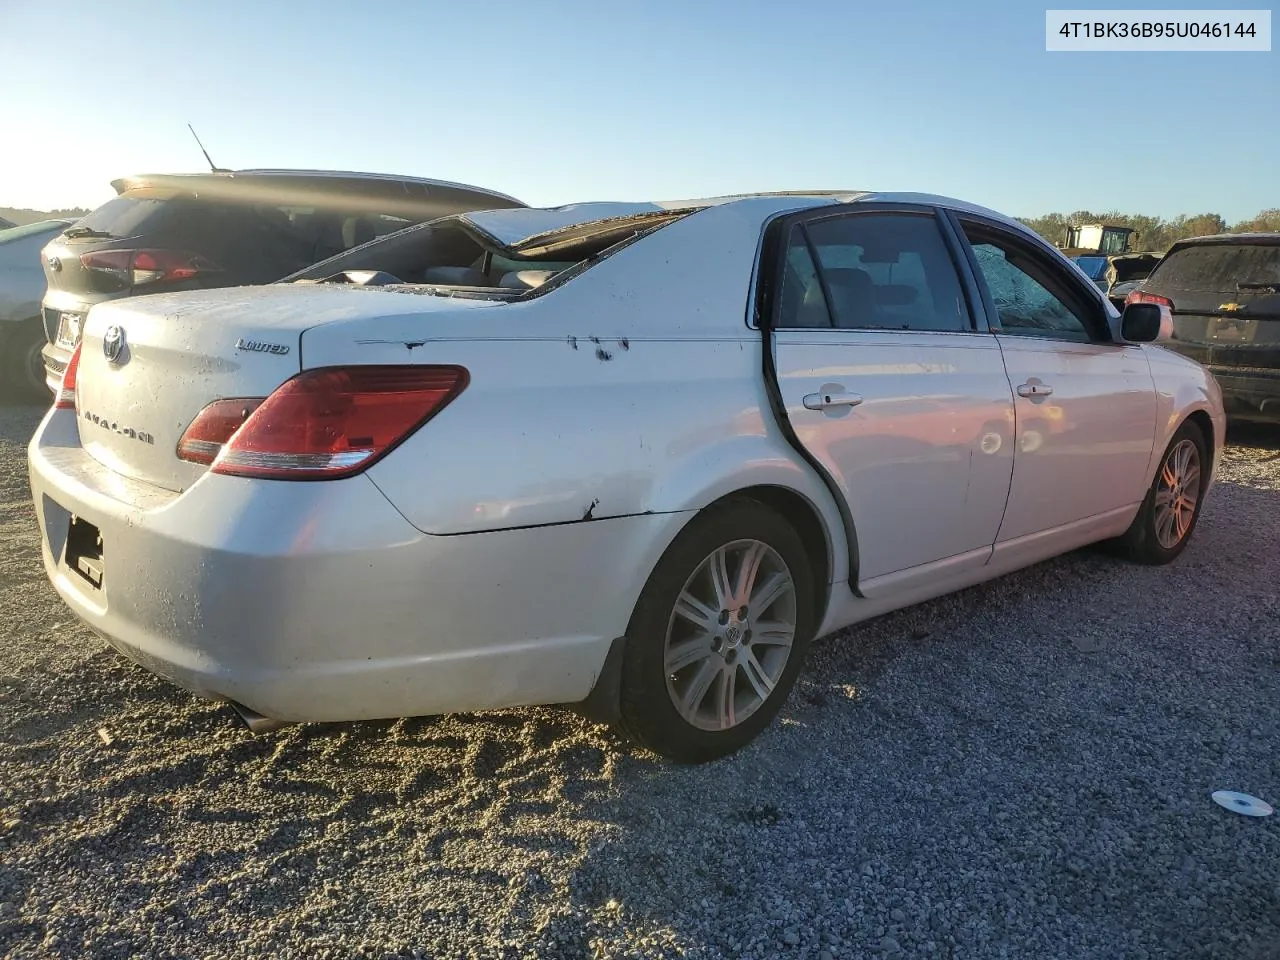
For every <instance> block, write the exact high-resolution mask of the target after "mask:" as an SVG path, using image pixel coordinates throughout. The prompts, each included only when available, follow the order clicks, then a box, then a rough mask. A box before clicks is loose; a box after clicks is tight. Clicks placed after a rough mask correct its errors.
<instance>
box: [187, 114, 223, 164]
mask: <svg viewBox="0 0 1280 960" xmlns="http://www.w3.org/2000/svg"><path fill="white" fill-rule="evenodd" d="M187 129H188V130H190V131H191V135H192V136H193V137H195V138H196V145H197V146H198V147H199V148H200V152H201V153H203V154H204V158H205V159H206V160H208V161H209V169H210V170H212V171H213V172H214V173H230V172H231V171H230V170H223V169H222V168H221V167H219V166H217V165H216V164H214V162H213V160H212V159H211V158H210V157H209V151H208V150H206V149H205V148H204V144H203V143H201V142H200V135H199V134H198V133H196V128H195V127H193V126H192V125H191V124H189V123H188V124H187Z"/></svg>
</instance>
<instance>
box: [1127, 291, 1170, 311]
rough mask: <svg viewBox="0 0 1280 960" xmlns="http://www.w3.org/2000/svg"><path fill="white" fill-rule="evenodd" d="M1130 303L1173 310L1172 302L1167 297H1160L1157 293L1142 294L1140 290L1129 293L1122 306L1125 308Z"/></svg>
mask: <svg viewBox="0 0 1280 960" xmlns="http://www.w3.org/2000/svg"><path fill="white" fill-rule="evenodd" d="M1131 303H1154V304H1157V305H1159V306H1162V307H1168V308H1169V309H1170V310H1172V309H1173V301H1172V300H1170V299H1169V298H1168V297H1162V296H1160V295H1159V294H1158V293H1144V292H1143V291H1142V290H1130V291H1129V295H1128V296H1127V297H1125V298H1124V305H1125V306H1126V307H1127V306H1128V305H1129V304H1131Z"/></svg>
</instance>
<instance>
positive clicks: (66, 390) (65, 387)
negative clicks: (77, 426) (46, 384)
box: [53, 343, 81, 410]
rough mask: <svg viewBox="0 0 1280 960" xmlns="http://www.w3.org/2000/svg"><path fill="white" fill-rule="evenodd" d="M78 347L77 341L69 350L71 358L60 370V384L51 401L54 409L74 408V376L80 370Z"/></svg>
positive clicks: (76, 375) (75, 376) (77, 374)
mask: <svg viewBox="0 0 1280 960" xmlns="http://www.w3.org/2000/svg"><path fill="white" fill-rule="evenodd" d="M80 347H81V344H79V343H77V344H76V348H75V349H74V350H72V351H71V359H70V360H68V361H67V367H66V369H65V370H63V371H62V385H61V386H60V387H58V396H57V397H56V398H55V399H54V401H53V408H54V409H55V410H74V409H75V408H76V378H77V377H78V376H79V372H80Z"/></svg>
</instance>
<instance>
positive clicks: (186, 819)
mask: <svg viewBox="0 0 1280 960" xmlns="http://www.w3.org/2000/svg"><path fill="white" fill-rule="evenodd" d="M37 418H38V411H34V410H32V409H29V408H26V409H24V408H8V409H0V537H2V538H3V546H2V547H0V571H2V577H0V625H2V627H0V629H3V632H4V636H5V640H6V642H5V643H4V644H3V648H2V649H0V955H3V956H6V957H12V958H26V957H76V958H80V957H95V958H97V957H103V958H105V957H119V958H135V957H138V958H141V957H165V958H169V957H192V958H203V957H219V958H222V957H228V958H229V957H266V956H273V957H286V956H287V957H301V956H306V957H334V958H338V957H341V958H346V957H623V956H636V957H655V956H687V957H790V956H795V957H810V958H823V960H825V958H828V957H861V956H872V957H874V956H882V955H902V956H936V957H1006V956H1007V957H1071V958H1085V957H1107V958H1111V957H1179V958H1182V957H1232V958H1246V960H1248V958H1270V957H1280V910H1278V909H1277V908H1278V907H1280V859H1278V858H1277V856H1276V855H1277V853H1280V816H1277V817H1271V818H1267V819H1251V818H1246V817H1242V816H1238V815H1236V814H1233V813H1229V812H1227V811H1224V810H1222V809H1221V808H1219V807H1217V806H1215V805H1214V804H1213V803H1212V802H1211V801H1210V799H1209V793H1210V792H1211V791H1212V790H1215V789H1219V788H1225V789H1236V790H1243V791H1246V792H1249V793H1254V794H1256V795H1259V796H1261V797H1263V798H1264V799H1269V800H1271V801H1272V802H1273V803H1277V801H1280V759H1278V758H1277V750H1276V744H1277V738H1278V737H1280V712H1277V709H1276V706H1277V703H1278V702H1280V671H1278V670H1277V668H1278V667H1280V550H1277V547H1276V541H1277V538H1278V537H1280V452H1277V451H1278V450H1280V431H1277V432H1272V433H1267V432H1265V431H1257V432H1254V433H1251V434H1247V435H1243V436H1239V437H1236V438H1235V442H1234V444H1233V446H1232V448H1231V449H1230V450H1229V451H1228V455H1227V460H1226V463H1225V466H1224V470H1223V474H1222V482H1221V484H1220V486H1219V487H1218V489H1217V490H1216V492H1215V494H1214V495H1213V497H1212V499H1211V500H1210V502H1209V504H1208V505H1207V508H1206V512H1205V515H1204V517H1203V520H1202V523H1201V526H1200V529H1199V531H1198V532H1197V534H1196V539H1195V541H1194V542H1193V543H1192V545H1191V546H1190V548H1189V549H1188V550H1187V552H1186V553H1185V554H1184V555H1183V557H1182V558H1181V559H1180V560H1179V561H1178V562H1177V563H1176V564H1175V565H1173V566H1172V567H1171V568H1165V569H1147V568H1138V567H1133V566H1129V565H1126V564H1123V563H1121V562H1118V561H1116V560H1113V559H1111V558H1110V557H1108V556H1106V555H1104V554H1100V553H1099V552H1097V551H1084V552H1081V553H1077V554H1073V555H1071V556H1068V557H1065V558H1062V559H1059V560H1056V561H1053V562H1050V563H1045V564H1042V565H1040V566H1038V567H1036V568H1034V569H1031V570H1028V571H1025V572H1023V573H1020V574H1017V575H1014V576H1010V577H1007V578H1004V579H1002V580H1000V581H998V582H996V583H993V584H988V585H985V586H982V587H978V588H974V589H972V590H968V591H966V592H964V593H962V594H959V595H956V596H954V597H950V598H946V599H943V600H939V601H936V602H933V603H930V604H927V605H924V606H921V607H918V608H915V609H913V610H911V611H907V612H904V613H901V614H896V615H893V616H889V617H885V618H882V619H881V620H879V621H877V622H875V623H872V624H867V625H863V626H861V627H858V628H856V629H854V630H851V631H847V632H846V633H845V634H844V635H841V636H839V637H835V638H831V639H828V640H826V641H822V642H820V643H819V644H817V645H816V646H815V649H814V651H813V654H812V656H811V660H810V663H809V665H808V667H807V669H806V671H805V672H804V674H803V676H802V679H801V682H800V685H799V687H798V688H797V690H796V692H795V694H794V695H793V697H792V702H791V704H790V706H789V707H788V708H787V709H786V711H785V712H784V716H783V719H782V721H781V723H779V724H777V725H775V727H774V728H773V729H772V730H771V731H770V732H769V733H767V734H766V735H765V736H764V737H763V738H762V739H761V740H760V741H759V742H757V743H756V744H754V745H752V746H751V747H750V748H748V749H747V750H746V751H744V752H743V753H741V754H739V755H738V756H736V757H733V758H730V759H728V760H726V761H721V762H719V763H716V764H713V765H710V766H706V767H701V768H677V767H672V766H667V765H664V764H661V763H659V762H656V761H654V760H652V759H651V758H649V757H647V756H644V755H639V754H636V753H634V752H631V751H629V750H628V749H627V748H626V747H625V745H624V744H621V743H619V742H617V741H615V740H614V739H613V738H612V737H611V736H610V735H609V733H608V732H607V731H606V730H604V729H603V728H601V727H598V726H595V725H592V724H589V723H587V722H585V721H582V720H579V719H577V718H576V717H574V716H573V715H568V714H564V713H560V712H557V711H552V710H523V711H504V712H499V713H489V714H481V715H472V716H450V717H443V718H433V719H414V720H404V721H398V722H386V723H362V724H348V725H322V726H321V725H318V726H310V727H304V728H292V729H289V730H286V731H283V732H280V733H276V734H271V735H267V736H259V737H255V736H253V735H251V734H250V733H249V732H248V731H247V730H245V729H244V728H243V727H242V726H240V725H239V723H238V722H237V721H236V720H235V719H234V718H233V715H232V712H231V710H230V709H229V708H227V707H225V706H221V705H217V704H212V703H206V702H202V701H198V700H195V699H193V698H191V697H189V696H187V695H186V694H185V693H183V692H182V691H180V690H177V689H175V688H173V687H170V686H168V685H167V684H165V683H163V682H162V681H160V680H157V679H154V678H153V677H151V676H150V675H149V674H147V673H145V672H144V671H143V670H141V669H140V668H137V667H134V666H132V665H130V664H129V663H127V662H126V661H124V660H123V659H121V658H120V657H118V656H117V655H115V654H114V653H111V652H109V651H107V650H106V649H105V648H104V646H103V645H102V644H101V643H100V642H99V641H97V640H96V639H94V638H93V637H92V636H91V635H90V634H89V633H88V632H87V631H86V630H84V629H83V628H81V627H80V626H78V625H77V624H76V623H75V622H74V621H73V619H72V618H71V617H70V615H69V614H68V613H67V612H66V611H65V610H64V609H63V607H62V605H61V604H60V602H59V601H58V600H57V599H56V597H55V595H54V593H53V591H52V590H51V589H50V588H49V587H48V586H47V584H46V582H45V578H44V573H43V571H42V570H41V567H40V564H39V560H38V553H37V538H36V533H35V523H34V518H33V515H32V510H31V507H30V505H29V503H28V499H27V498H28V491H27V483H26V465H25V459H24V452H23V447H24V444H25V442H26V439H27V437H28V436H29V435H30V433H31V430H32V429H33V427H34V425H35V423H36V420H37ZM99 728H103V729H105V730H106V731H107V732H108V733H109V735H110V736H111V737H113V738H114V739H113V740H112V742H111V743H109V744H108V743H106V742H104V739H103V738H102V737H100V735H99V733H98V730H99ZM1277 805H1280V803H1277Z"/></svg>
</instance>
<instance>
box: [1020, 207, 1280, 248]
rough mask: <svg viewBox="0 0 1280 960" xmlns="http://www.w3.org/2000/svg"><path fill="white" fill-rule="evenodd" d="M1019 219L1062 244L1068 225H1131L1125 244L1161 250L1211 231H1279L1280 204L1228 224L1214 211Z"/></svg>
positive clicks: (1087, 213)
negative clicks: (1169, 215) (1169, 216)
mask: <svg viewBox="0 0 1280 960" xmlns="http://www.w3.org/2000/svg"><path fill="white" fill-rule="evenodd" d="M1018 219H1019V220H1021V221H1022V222H1023V223H1025V224H1026V225H1027V226H1028V227H1030V228H1031V229H1032V230H1034V231H1035V232H1036V233H1038V234H1040V236H1042V237H1044V238H1045V239H1046V240H1048V241H1049V242H1050V243H1054V244H1059V245H1061V244H1063V243H1064V242H1065V241H1066V238H1067V227H1068V226H1079V225H1080V224H1084V223H1106V224H1111V225H1114V226H1117V227H1131V228H1133V230H1134V231H1135V235H1134V236H1132V237H1131V238H1130V239H1129V248H1130V249H1131V250H1133V251H1135V252H1138V251H1143V250H1152V251H1156V252H1159V253H1163V252H1164V251H1165V250H1168V249H1169V247H1171V246H1172V245H1173V244H1174V243H1175V242H1177V241H1178V240H1182V239H1184V238H1185V237H1203V236H1207V235H1209V234H1214V233H1249V232H1255V231H1260V232H1268V233H1269V232H1280V207H1273V208H1271V209H1270V210H1263V211H1261V212H1260V213H1259V214H1258V215H1257V216H1255V217H1253V218H1251V219H1249V220H1241V221H1240V222H1239V223H1236V224H1232V225H1228V224H1227V221H1226V220H1224V219H1223V218H1222V217H1221V216H1219V215H1218V214H1216V213H1197V214H1195V215H1194V216H1188V215H1186V214H1180V215H1179V216H1176V217H1174V218H1173V219H1172V220H1166V219H1164V218H1163V217H1147V216H1143V215H1141V214H1133V213H1120V212H1119V211H1116V210H1112V211H1110V212H1108V213H1092V212H1090V211H1088V210H1077V211H1076V212H1075V213H1068V214H1061V213H1046V214H1045V215H1044V216H1041V217H1019V218H1018Z"/></svg>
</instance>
